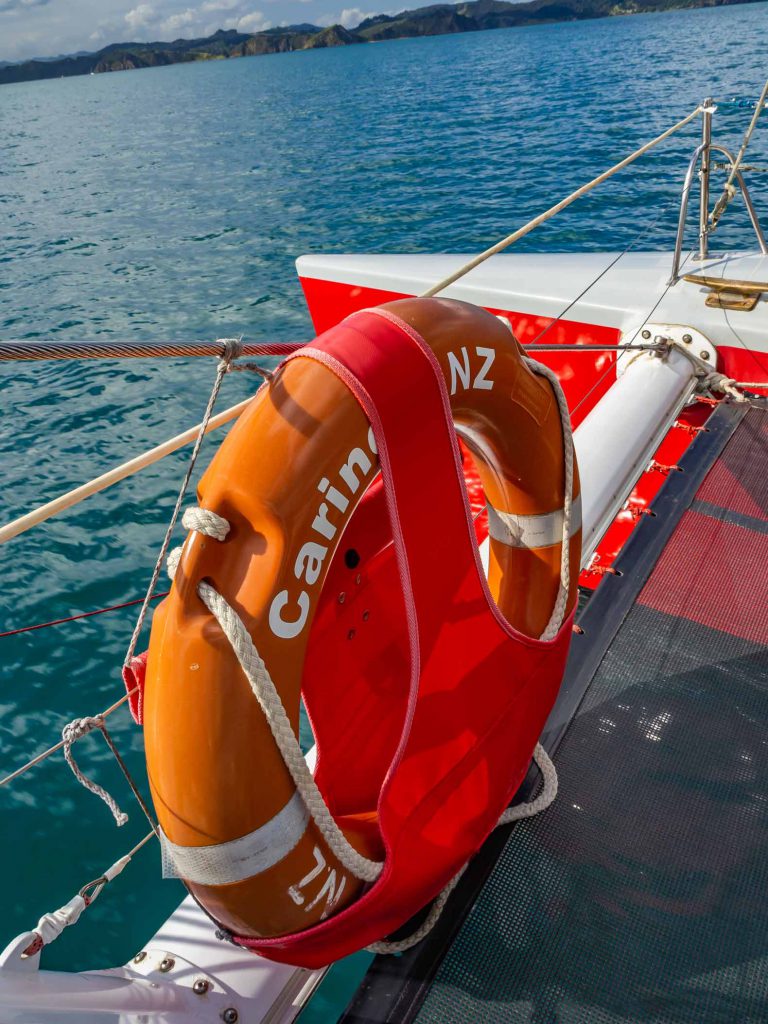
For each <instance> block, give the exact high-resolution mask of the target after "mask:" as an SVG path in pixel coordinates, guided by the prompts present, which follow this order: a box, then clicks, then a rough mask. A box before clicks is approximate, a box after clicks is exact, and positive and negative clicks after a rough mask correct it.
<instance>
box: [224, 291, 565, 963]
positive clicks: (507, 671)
mask: <svg viewBox="0 0 768 1024" xmlns="http://www.w3.org/2000/svg"><path fill="white" fill-rule="evenodd" d="M301 356H302V357H303V358H306V357H307V356H310V357H313V358H316V359H318V360H319V361H321V362H322V363H324V365H326V366H328V367H329V368H330V369H332V370H333V371H334V372H335V373H336V374H337V375H338V376H339V377H340V378H341V379H342V380H343V381H344V382H345V383H346V384H347V385H348V386H349V387H350V388H351V390H352V391H353V393H354V394H355V395H356V397H357V399H358V401H359V402H360V404H361V406H362V407H363V409H364V411H365V413H366V415H367V416H368V418H369V420H370V422H371V424H372V426H373V430H374V435H375V438H376V442H377V445H378V448H379V455H380V460H381V469H382V479H383V484H382V488H383V496H384V501H385V503H386V507H387V509H388V514H389V519H390V529H391V532H392V537H393V544H392V545H391V546H388V547H385V548H383V549H382V550H381V551H379V552H378V556H377V557H378V558H380V559H381V565H380V566H378V567H377V569H376V571H375V573H373V576H374V577H375V579H374V582H375V583H376V588H378V586H379V584H382V586H383V588H385V598H383V599H381V600H380V601H379V605H378V606H377V607H378V609H379V610H383V609H384V608H385V607H386V604H387V602H390V601H393V600H394V601H395V605H393V606H392V609H390V614H391V620H390V623H389V624H390V625H393V628H394V632H393V633H392V634H390V633H389V632H388V627H387V624H385V623H384V622H383V621H382V623H381V624H380V627H379V628H380V630H381V653H382V657H381V661H382V662H384V660H385V659H387V664H386V665H385V666H382V667H381V669H380V670H379V671H376V672H373V673H368V672H366V673H362V672H361V673H358V674H356V675H352V676H350V675H347V674H346V673H345V672H344V671H343V670H341V669H342V668H343V667H344V661H343V659H342V660H340V659H339V657H338V656H337V655H338V653H339V652H337V651H335V650H331V649H328V650H325V651H324V657H323V658H322V659H316V660H315V661H314V662H313V663H312V665H311V668H312V672H313V676H312V677H309V676H307V678H306V688H305V694H306V696H307V697H308V698H309V701H310V703H311V705H312V721H313V725H314V727H315V730H316V737H317V740H318V748H319V768H318V781H319V782H320V784H321V788H322V789H323V791H324V794H327V795H328V797H329V799H330V801H331V803H332V805H333V806H334V810H335V811H336V812H338V811H340V810H342V809H354V810H355V811H363V810H373V808H374V807H376V808H377V810H378V820H379V827H380V830H381V835H382V840H383V844H384V847H385V851H386V863H385V866H384V870H383V871H382V874H381V876H380V878H379V879H378V880H377V881H376V882H375V883H374V884H373V885H372V886H371V887H370V888H369V889H368V890H367V891H366V892H365V893H364V894H363V896H362V897H361V898H360V899H359V900H358V901H357V902H356V903H354V904H352V905H350V906H349V907H347V908H345V909H344V910H342V911H341V912H339V913H338V914H336V915H334V916H332V917H330V918H329V919H328V920H326V921H323V922H321V923H319V924H317V925H315V926H314V927H312V928H309V929H307V930H306V931H303V932H300V933H296V934H293V935H289V936H283V937H279V938H273V939H237V941H238V942H241V943H242V944H243V945H245V946H248V947H250V948H251V949H253V950H255V951H257V952H258V953H260V954H261V955H263V956H266V957H268V958H270V959H273V960H278V961H283V962H287V963H291V964H297V965H301V966H304V967H310V968H313V967H319V966H322V965H325V964H328V963H330V962H332V961H334V960H337V959H340V958H341V957H343V956H346V955H347V954H349V953H352V952H354V951H355V950H358V949H360V948H361V947H363V946H365V945H367V944H368V943H370V942H372V941H374V940H376V939H381V938H382V937H384V936H386V935H388V934H390V933H391V932H393V931H395V930H396V929H397V928H399V927H401V926H402V925H403V924H404V923H406V922H407V921H408V920H409V919H410V918H411V917H412V916H413V914H414V913H416V912H417V911H418V910H419V909H420V908H421V907H423V906H424V905H425V904H426V903H428V902H429V901H430V900H431V899H433V898H434V897H435V896H436V895H437V894H438V893H439V891H440V890H441V889H442V888H443V887H444V886H445V885H446V884H447V883H448V882H449V881H450V879H451V878H452V877H453V876H454V875H455V874H456V872H457V871H458V870H459V869H460V868H461V866H462V865H463V864H464V863H465V862H466V860H467V859H468V858H469V857H470V856H472V854H474V853H475V852H476V851H477V850H478V849H479V847H480V846H481V845H482V843H483V841H484V840H485V838H486V837H487V835H488V834H489V833H490V832H491V831H492V829H493V828H494V826H495V824H496V822H497V820H498V817H499V815H500V814H501V812H502V811H503V810H504V808H505V807H506V806H507V805H508V803H509V801H510V799H511V797H512V796H513V794H514V792H515V791H516V789H517V788H518V787H519V785H520V783H521V782H522V779H523V778H524V776H525V773H526V771H527V769H528V765H529V762H530V758H531V755H532V752H533V748H534V746H535V744H536V741H537V739H538V737H539V735H540V732H541V729H542V727H543V725H544V722H545V720H546V718H547V715H548V713H549V711H550V709H551V707H552V704H553V703H554V700H555V697H556V695H557V691H558V689H559V686H560V682H561V679H562V674H563V669H564V665H565V658H566V654H567V650H568V644H569V639H570V635H571V623H572V619H571V618H569V619H568V621H567V622H566V623H565V624H564V625H563V627H562V629H561V631H560V633H559V634H558V636H557V638H556V639H555V640H554V641H552V642H550V643H542V642H541V641H536V640H531V639H529V638H528V637H525V636H522V635H520V634H518V633H516V632H515V631H514V630H512V629H511V628H510V627H509V626H508V625H507V623H506V622H505V621H504V620H503V618H502V617H501V614H500V613H499V611H498V609H497V608H496V605H495V603H494V602H493V599H492V598H491V595H490V593H489V591H488V587H487V583H486V580H485V577H484V575H483V573H482V569H481V567H480V563H479V559H478V554H477V545H476V540H475V536H474V530H473V527H472V521H471V516H470V512H469V506H468V502H467V497H466V492H465V489H464V485H463V478H462V474H461V468H460V460H459V453H458V446H457V442H456V435H455V432H454V429H453V423H452V419H451V413H450V406H449V400H448V395H447V392H446V389H445V384H444V382H443V377H442V374H441V372H440V368H439V366H438V364H437V361H436V360H435V358H434V356H433V355H432V353H431V351H430V350H429V348H428V346H427V345H426V343H425V342H424V341H423V340H422V339H421V338H420V337H419V336H418V335H417V334H416V333H415V332H414V331H412V330H411V328H410V327H408V325H406V324H405V323H403V322H402V321H399V320H398V319H397V318H395V317H392V316H391V315H389V314H383V313H376V312H374V311H366V312H362V313H357V314H354V315H353V316H352V317H350V318H349V319H348V320H346V321H345V322H344V323H342V324H340V325H339V326H337V327H335V328H333V329H332V330H331V331H329V332H327V333H326V334H324V335H322V336H321V337H320V338H318V339H317V340H316V341H315V342H314V343H313V345H312V346H310V347H309V348H308V349H305V350H303V352H302V353H301ZM363 514H364V515H366V514H367V515H370V516H372V517H373V519H374V520H375V519H376V517H378V516H380V515H381V502H380V499H379V507H378V508H377V499H376V497H375V495H374V496H373V497H372V498H370V499H369V501H368V502H367V503H366V506H364V509H363ZM346 547H347V544H346V535H345V543H344V548H345V549H346ZM374 554H375V553H374ZM376 588H374V587H373V586H372V587H371V592H372V599H373V591H374V589H376ZM398 593H399V594H400V595H401V596H400V608H401V609H402V610H401V611H400V619H401V621H400V623H399V624H398V612H397V610H393V609H397V595H398ZM308 667H310V665H309V662H308ZM382 681H384V682H385V683H386V684H387V685H382ZM377 720H378V721H380V722H381V726H380V727H379V728H376V726H375V723H376V721H377ZM368 729H371V732H370V733H368V732H366V731H364V730H368ZM370 780H373V784H371V782H370Z"/></svg>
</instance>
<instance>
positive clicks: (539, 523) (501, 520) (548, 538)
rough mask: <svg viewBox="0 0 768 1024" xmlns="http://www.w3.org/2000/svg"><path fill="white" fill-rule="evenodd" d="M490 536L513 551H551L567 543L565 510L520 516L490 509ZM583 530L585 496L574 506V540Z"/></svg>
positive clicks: (490, 506) (579, 497)
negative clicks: (529, 549)
mask: <svg viewBox="0 0 768 1024" xmlns="http://www.w3.org/2000/svg"><path fill="white" fill-rule="evenodd" d="M487 508H488V533H489V534H490V536H491V537H493V539H494V540H498V541H500V542H501V543H502V544H507V545H508V546H509V547H512V548H548V547H552V545H553V544H559V543H560V541H561V540H562V539H563V510H562V509H558V510H557V512H545V513H544V514H543V515H534V516H519V515H516V514H515V513H514V512H501V511H500V510H499V509H497V508H494V507H493V506H492V505H488V506H487ZM580 529H581V495H579V496H578V498H574V500H573V502H572V504H571V530H570V533H571V537H573V535H574V534H575V533H576V532H577V531H578V530H580Z"/></svg>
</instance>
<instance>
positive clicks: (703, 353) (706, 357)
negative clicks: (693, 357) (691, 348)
mask: <svg viewBox="0 0 768 1024" xmlns="http://www.w3.org/2000/svg"><path fill="white" fill-rule="evenodd" d="M699 355H700V356H701V358H702V359H709V352H707V350H706V349H703V351H701V352H699Z"/></svg>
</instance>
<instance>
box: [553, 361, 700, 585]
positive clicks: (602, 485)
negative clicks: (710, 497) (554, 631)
mask: <svg viewBox="0 0 768 1024" xmlns="http://www.w3.org/2000/svg"><path fill="white" fill-rule="evenodd" d="M695 383H696V380H695V377H694V375H693V366H692V365H691V362H690V360H688V359H686V358H685V356H684V355H682V354H681V353H680V352H678V351H676V350H675V349H674V348H673V349H671V350H670V351H669V352H668V353H667V354H665V355H664V356H659V355H658V354H656V353H650V352H644V353H642V354H641V355H639V356H637V357H636V358H635V359H633V360H632V361H631V362H629V363H628V364H627V367H626V369H625V370H624V373H623V374H621V376H620V377H619V378H618V380H617V381H616V383H615V384H614V385H613V387H611V389H610V390H609V391H608V392H607V394H606V395H604V397H603V398H602V399H601V400H600V401H599V402H598V404H597V405H596V406H595V408H594V409H593V410H592V411H591V412H590V413H589V415H588V416H587V418H586V419H585V420H584V422H583V423H581V424H580V425H579V427H578V428H577V429H576V430H575V431H574V434H573V440H574V445H575V448H576V457H577V459H578V463H579V474H580V477H581V498H582V523H583V534H582V559H581V564H582V567H583V566H586V565H588V564H589V561H590V559H591V558H592V555H593V554H594V552H595V549H596V548H597V546H598V544H599V543H600V540H601V538H602V537H603V534H604V533H605V531H606V530H607V529H608V527H609V526H610V525H611V523H612V522H613V520H614V519H615V517H616V514H617V513H618V512H619V510H620V509H621V507H622V505H623V504H624V502H625V501H626V500H627V498H628V497H629V495H630V493H631V491H632V488H633V487H634V485H635V483H636V482H637V480H638V478H639V477H640V475H641V473H642V472H643V470H644V469H645V468H646V466H647V465H648V463H649V462H650V461H651V459H652V457H653V453H654V452H655V451H656V449H657V448H658V446H659V445H660V444H661V442H662V440H663V439H664V436H665V435H666V433H667V431H668V430H669V428H670V427H671V426H672V424H673V423H674V421H675V419H676V418H677V416H678V414H679V412H680V410H681V409H682V408H683V406H684V405H685V403H686V402H687V401H688V399H689V398H690V396H691V395H692V394H693V390H694V387H695Z"/></svg>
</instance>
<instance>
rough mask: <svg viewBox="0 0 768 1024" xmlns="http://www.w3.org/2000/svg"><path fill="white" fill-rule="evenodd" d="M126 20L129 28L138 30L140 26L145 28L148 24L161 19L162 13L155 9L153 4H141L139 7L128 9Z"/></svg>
mask: <svg viewBox="0 0 768 1024" xmlns="http://www.w3.org/2000/svg"><path fill="white" fill-rule="evenodd" d="M125 21H126V23H127V25H128V28H130V29H133V31H134V32H135V31H137V30H138V29H140V28H144V27H145V26H146V25H152V24H154V23H155V22H158V21H160V15H159V14H158V13H157V12H156V11H155V9H154V7H153V6H152V4H139V6H138V7H134V8H133V10H131V11H128V13H127V14H126V16H125Z"/></svg>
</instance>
